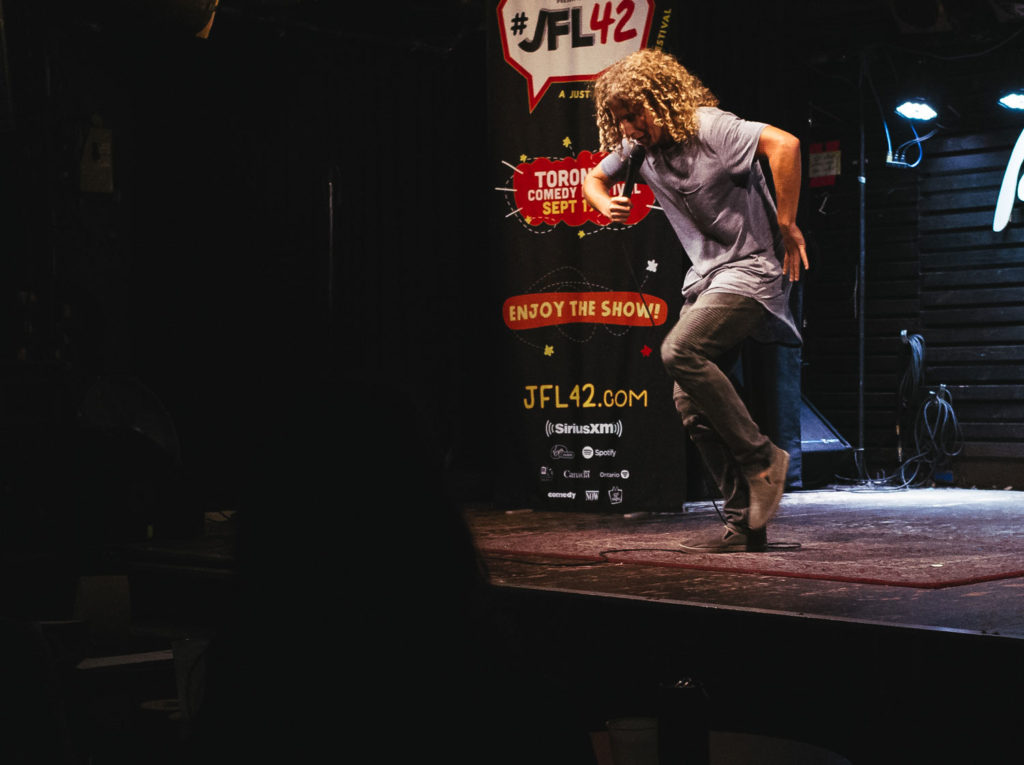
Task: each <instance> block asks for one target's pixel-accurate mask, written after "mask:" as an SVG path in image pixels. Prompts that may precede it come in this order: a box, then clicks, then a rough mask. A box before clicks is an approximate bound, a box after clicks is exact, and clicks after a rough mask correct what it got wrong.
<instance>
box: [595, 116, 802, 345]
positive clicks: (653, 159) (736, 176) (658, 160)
mask: <svg viewBox="0 0 1024 765" xmlns="http://www.w3.org/2000/svg"><path fill="white" fill-rule="evenodd" d="M697 116H698V120H699V130H698V135H697V138H696V139H695V140H693V141H691V142H690V143H688V144H685V145H681V144H673V145H671V146H669V147H667V148H658V147H652V148H650V149H648V150H647V154H646V157H645V158H644V162H643V164H642V165H641V167H640V173H639V175H640V180H642V181H643V182H644V183H646V184H647V185H648V186H649V187H650V188H651V190H652V191H653V192H654V196H655V198H656V199H657V200H658V204H659V205H660V206H661V208H662V209H663V210H664V212H665V215H666V216H667V217H668V220H669V223H670V224H671V225H672V228H673V229H674V230H675V232H676V235H677V236H678V237H679V241H680V242H681V243H682V245H683V249H684V250H685V252H686V255H687V257H689V259H690V263H691V268H690V269H689V271H688V272H687V274H686V278H685V279H684V280H683V296H684V297H685V298H686V299H687V300H692V299H695V298H696V296H697V295H699V294H701V293H703V292H731V293H734V294H739V295H745V296H747V297H751V298H754V299H755V300H757V301H759V302H760V303H762V304H763V305H764V306H765V308H767V309H768V312H769V313H770V314H771V316H772V319H771V321H769V322H767V323H766V325H765V326H764V327H763V328H762V329H761V330H760V331H758V332H757V333H755V335H754V337H755V339H757V340H761V341H764V342H782V343H787V344H799V343H800V342H801V340H800V332H799V330H798V329H797V327H796V324H795V323H794V321H793V317H792V314H791V313H790V310H789V292H790V287H791V282H790V281H789V278H788V277H787V276H786V275H785V274H784V273H783V272H782V258H783V256H784V254H785V249H784V247H783V244H782V237H781V235H780V233H779V227H778V218H777V215H776V211H775V201H774V200H773V199H772V196H771V193H770V191H769V189H768V183H767V181H766V179H765V177H764V173H763V172H762V170H761V165H760V164H759V163H758V161H757V156H756V153H757V144H758V140H759V139H760V136H761V131H762V130H764V128H765V124H764V123H763V122H749V121H747V120H742V119H740V118H739V117H737V116H736V115H735V114H731V113H729V112H726V111H723V110H721V109H718V108H714V107H701V108H700V109H698V110H697ZM601 169H602V170H603V171H604V172H605V174H606V175H608V176H609V177H610V178H611V179H612V180H613V181H617V180H621V179H622V177H623V176H624V175H625V169H626V164H625V162H624V160H623V159H622V157H620V156H619V155H618V153H616V152H612V153H610V154H609V155H608V156H607V157H605V159H604V160H602V162H601Z"/></svg>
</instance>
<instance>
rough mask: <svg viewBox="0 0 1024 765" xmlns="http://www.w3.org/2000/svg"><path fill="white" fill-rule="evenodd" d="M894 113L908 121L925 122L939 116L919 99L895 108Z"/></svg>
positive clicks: (905, 102)
mask: <svg viewBox="0 0 1024 765" xmlns="http://www.w3.org/2000/svg"><path fill="white" fill-rule="evenodd" d="M896 113H897V114H898V115H900V116H901V117H906V118H907V119H908V120H921V121H925V122H926V121H928V120H933V119H935V118H936V117H938V116H939V115H938V112H936V111H935V110H934V109H933V108H932V107H931V106H930V105H928V104H927V103H926V102H925V101H922V100H920V99H911V100H909V101H904V102H903V103H902V104H900V105H899V106H897V107H896Z"/></svg>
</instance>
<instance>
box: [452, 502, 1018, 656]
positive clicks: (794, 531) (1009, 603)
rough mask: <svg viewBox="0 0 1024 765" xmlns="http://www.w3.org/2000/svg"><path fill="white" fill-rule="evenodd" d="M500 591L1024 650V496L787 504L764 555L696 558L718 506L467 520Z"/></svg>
mask: <svg viewBox="0 0 1024 765" xmlns="http://www.w3.org/2000/svg"><path fill="white" fill-rule="evenodd" d="M466 518H467V521H468V523H469V525H470V528H471V530H472V532H473V535H474V539H475V541H476V544H477V547H478V549H479V550H480V553H481V555H482V556H483V558H484V561H485V563H486V566H487V569H488V572H489V575H490V578H491V581H492V582H493V583H494V584H495V585H497V586H499V587H508V588H521V589H524V590H538V591H541V590H542V591H557V592H565V593H576V594H581V595H588V596H598V597H608V598H627V599H636V600H643V601H655V602H659V603H665V604H677V605H680V606H688V607H699V608H710V609H717V610H722V609H730V610H737V611H743V612H757V613H767V614H784V615H796V616H800V617H803V618H809V619H817V620H833V621H853V622H863V623H869V624H878V625H891V626H897V627H905V628H914V629H923V630H939V631H957V632H965V633H971V634H977V635H991V636H1000V637H1002V638H1024V597H1022V596H1024V493H1022V492H1018V491H1009V490H1008V491H997V490H977V489H946V488H934V489H908V490H891V489H873V490H872V489H854V490H851V489H838V488H826V489H821V490H815V491H800V492H792V493H787V494H786V495H785V496H784V497H783V502H782V507H781V510H780V513H779V515H778V516H777V518H776V519H775V520H774V521H773V522H772V523H771V524H770V525H769V545H770V547H769V550H768V551H767V552H765V553H745V552H744V553H728V554H724V555H722V554H719V555H707V554H696V555H695V554H691V553H689V552H687V551H685V549H684V548H683V545H684V544H685V543H686V541H687V540H688V539H692V538H693V537H694V536H695V535H699V534H701V533H703V532H706V531H713V530H715V529H717V528H720V527H721V522H720V520H719V517H718V515H717V511H716V508H715V507H714V505H713V504H712V503H710V502H703V503H695V504H692V505H687V506H686V507H685V508H684V509H682V510H681V511H680V512H679V513H676V514H635V515H630V516H623V515H614V514H586V513H574V512H536V511H532V510H529V509H523V510H513V511H497V510H491V509H485V508H484V509H481V508H469V509H467V511H466Z"/></svg>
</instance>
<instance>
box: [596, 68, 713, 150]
mask: <svg viewBox="0 0 1024 765" xmlns="http://www.w3.org/2000/svg"><path fill="white" fill-rule="evenodd" d="M612 101H621V102H622V103H625V104H630V105H639V106H646V107H647V108H648V109H650V111H651V113H652V114H653V115H654V122H655V124H657V125H660V126H661V127H663V128H664V129H665V130H666V131H668V134H669V135H670V136H672V140H674V141H676V142H677V143H686V142H687V141H689V140H690V139H691V138H692V137H693V136H695V135H696V134H697V108H698V107H700V106H718V99H717V98H716V97H715V95H714V94H713V93H712V92H711V91H710V90H708V89H707V88H706V87H705V86H704V83H702V82H701V81H700V80H699V79H697V77H695V76H694V75H692V74H690V72H689V71H688V70H687V69H686V68H685V67H684V66H683V65H682V64H680V63H679V62H678V61H677V60H676V58H675V57H674V56H672V55H671V54H669V53H665V52H664V51H660V50H655V49H651V48H647V49H644V50H639V51H637V52H636V53H632V54H630V55H629V56H626V57H625V58H624V59H621V60H620V61H618V62H616V63H614V64H612V65H611V66H610V67H608V68H607V69H606V70H605V71H604V72H602V73H601V75H600V76H599V77H598V78H597V80H596V81H595V83H594V104H595V105H596V107H597V129H598V131H599V132H600V139H601V148H602V149H604V150H605V151H618V150H619V149H621V145H622V138H623V135H622V130H621V128H620V127H619V124H618V122H616V120H615V117H614V116H613V115H612V110H611V102H612Z"/></svg>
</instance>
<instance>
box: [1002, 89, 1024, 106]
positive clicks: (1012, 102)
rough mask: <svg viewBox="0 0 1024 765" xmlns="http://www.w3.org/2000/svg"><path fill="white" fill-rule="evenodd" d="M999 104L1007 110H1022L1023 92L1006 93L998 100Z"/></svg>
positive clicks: (1023, 103) (1023, 104)
mask: <svg viewBox="0 0 1024 765" xmlns="http://www.w3.org/2000/svg"><path fill="white" fill-rule="evenodd" d="M999 104H1000V105H1001V106H1004V107H1006V108H1007V109H1024V92H1022V91H1017V92H1016V93H1007V94H1006V95H1005V96H1003V97H1002V98H1000V99H999Z"/></svg>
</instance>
